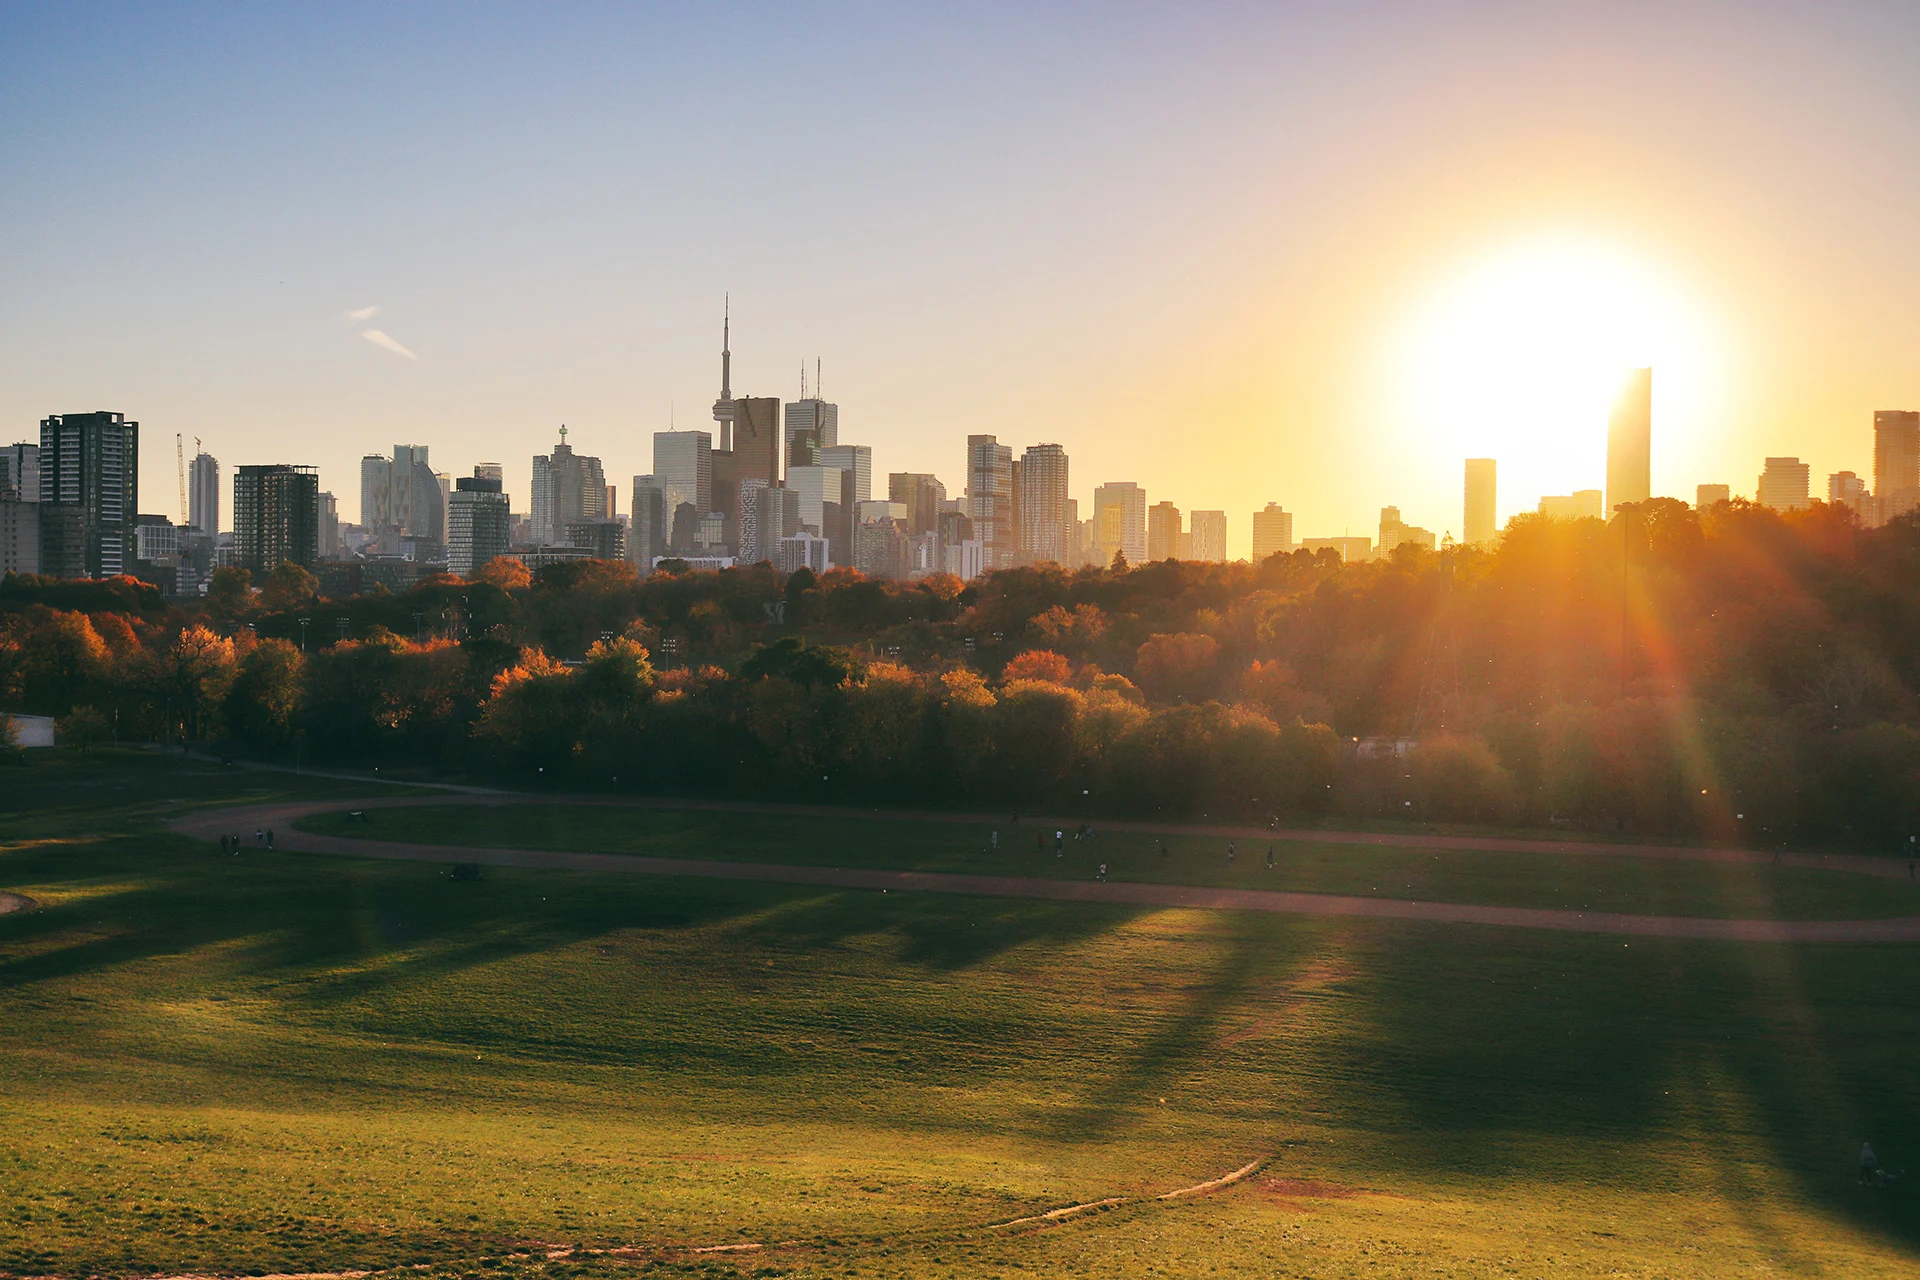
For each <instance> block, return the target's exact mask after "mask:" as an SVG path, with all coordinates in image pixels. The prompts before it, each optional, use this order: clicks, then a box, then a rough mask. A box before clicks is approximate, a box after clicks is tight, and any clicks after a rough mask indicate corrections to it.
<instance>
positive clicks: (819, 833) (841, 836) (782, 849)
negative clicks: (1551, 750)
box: [296, 804, 1920, 919]
mask: <svg viewBox="0 0 1920 1280" xmlns="http://www.w3.org/2000/svg"><path fill="white" fill-rule="evenodd" d="M370 816H371V819H372V820H371V821H370V822H368V823H366V824H362V823H358V822H349V821H348V820H347V817H346V814H345V812H344V811H342V812H340V813H330V814H317V815H315V816H313V817H311V818H306V819H303V820H301V821H300V822H299V823H297V824H296V825H297V826H299V827H300V828H301V829H303V830H308V831H314V832H323V833H326V834H328V835H340V836H378V837H380V838H382V839H387V840H404V841H413V842H417V843H432V844H465V845H482V846H488V847H493V848H519V849H582V850H592V851H597V852H603V853H636V854H647V855H653V856H658V857H671V858H715V859H727V860H733V861H739V862H780V863H793V864H800V865H810V866H841V867H845V866H855V867H890V868H898V869H906V870H914V871H965V872H974V873H979V874H995V875H1015V876H1041V877H1048V878H1059V879H1079V880H1090V879H1092V878H1093V877H1094V876H1095V874H1097V872H1098V869H1099V866H1100V864H1101V863H1103V862H1104V863H1106V864H1107V873H1108V875H1109V876H1110V877H1112V878H1114V879H1118V880H1147V881H1159V882H1163V883H1173V884H1201V885H1218V886H1227V887H1232V888H1237V889H1287V890H1297V891H1302V892H1307V893H1339V894H1360V895H1365V896H1371V897H1386V898H1419V899H1425V900H1429V901H1443V902H1472V903H1482V904H1487V905H1495V906H1515V907H1564V908H1569V909H1573V910H1582V911H1620V912H1627V913H1629V914H1634V915H1680V916H1734V917H1745V918H1768V919H1823V918H1839V919H1858V918H1863V917H1868V916H1905V915H1920V884H1913V883H1910V882H1907V881H1903V880H1881V879H1877V878H1874V877H1870V876H1861V875H1848V874H1841V873H1834V872H1822V871H1809V870H1802V869H1799V868H1794V867H1773V866H1765V865H1762V866H1745V865H1738V864H1728V863H1715V862H1693V861H1685V860H1678V859H1674V860H1668V859H1657V858H1638V857H1631V856H1620V857H1613V856H1603V855H1594V854H1558V855H1550V854H1533V853H1498V852H1460V851H1453V850H1446V851H1439V850H1432V849H1409V848H1394V847H1391V846H1379V845H1354V844H1331V843H1323V842H1312V843H1308V842H1300V843H1293V842H1287V841H1280V842H1278V843H1273V844H1272V845H1271V847H1272V848H1273V851H1274V865H1273V867H1272V869H1271V870H1269V869H1268V867H1267V865H1266V857H1267V849H1268V847H1269V843H1270V842H1268V841H1265V840H1257V841H1255V840H1241V841H1238V842H1237V845H1238V847H1237V850H1236V856H1235V859H1234V862H1233V864H1232V865H1231V866H1229V865H1228V863H1227V857H1226V848H1227V841H1226V840H1225V839H1215V838H1198V837H1182V836H1170V837H1167V838H1165V839H1164V840H1163V839H1161V838H1160V837H1157V836H1149V835H1139V834H1133V833H1128V832H1117V831H1104V832H1101V831H1098V829H1096V835H1095V836H1094V838H1093V839H1092V840H1090V841H1075V840H1074V839H1073V838H1072V834H1071V832H1069V833H1068V835H1067V838H1066V839H1065V840H1064V841H1063V849H1064V854H1063V855H1062V856H1059V857H1056V856H1055V855H1054V852H1053V830H1052V829H1051V828H1049V829H1047V830H1045V831H1041V830H1038V829H1036V828H1035V827H1034V826H1033V825H1032V824H1031V823H1023V824H1020V825H1019V826H1013V825H1006V826H1001V827H998V828H995V827H992V826H988V825H976V824H972V823H952V822H899V821H888V820H882V819H848V818H799V817H773V816H766V815H758V814H731V813H717V812H711V811H702V810H679V811H662V810H658V809H646V808H622V807H589V806H573V805H543V804H526V805H512V806H506V807H475V806H466V807H459V806H455V805H449V806H447V807H440V806H430V807H423V808H408V809H399V810H376V811H374V812H373V813H372V814H371V815H370ZM996 831H997V833H998V836H999V841H1000V843H999V847H998V848H997V849H995V848H994V847H993V846H992V844H991V840H992V838H993V835H994V833H995V832H996ZM1036 842H1037V843H1036ZM1162 848H1165V849H1166V851H1167V853H1166V856H1165V857H1162V856H1161V853H1160V850H1161V849H1162Z"/></svg>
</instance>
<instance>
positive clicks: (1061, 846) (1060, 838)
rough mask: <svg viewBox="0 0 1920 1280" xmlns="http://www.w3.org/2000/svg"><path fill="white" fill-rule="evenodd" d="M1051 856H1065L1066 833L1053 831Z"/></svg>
mask: <svg viewBox="0 0 1920 1280" xmlns="http://www.w3.org/2000/svg"><path fill="white" fill-rule="evenodd" d="M1053 856H1054V857H1056V858H1064V857H1066V856H1067V833H1066V832H1064V831H1060V830H1056V831H1054V833H1053Z"/></svg>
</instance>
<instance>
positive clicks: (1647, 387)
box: [1606, 369, 1653, 512]
mask: <svg viewBox="0 0 1920 1280" xmlns="http://www.w3.org/2000/svg"><path fill="white" fill-rule="evenodd" d="M1652 453H1653V370H1651V369H1635V370H1633V371H1632V372H1631V373H1629V374H1628V375H1627V380H1626V383H1625V385H1624V386H1622V387H1621V389H1620V397H1619V399H1617V400H1616V401H1614V405H1613V416H1612V417H1611V418H1610V419H1609V420H1608V423H1607V499H1606V501H1607V508H1606V509H1607V511H1608V512H1611V511H1612V510H1613V509H1614V508H1615V507H1617V506H1619V505H1620V504H1621V503H1623V502H1645V501H1646V500H1647V499H1648V498H1649V497H1651V496H1652V494H1653V459H1652Z"/></svg>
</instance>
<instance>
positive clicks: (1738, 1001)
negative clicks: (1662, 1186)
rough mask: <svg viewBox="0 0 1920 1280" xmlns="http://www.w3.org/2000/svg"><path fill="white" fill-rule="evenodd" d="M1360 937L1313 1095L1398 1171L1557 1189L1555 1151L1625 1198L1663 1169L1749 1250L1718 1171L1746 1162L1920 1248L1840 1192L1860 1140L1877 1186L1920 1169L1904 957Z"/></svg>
mask: <svg viewBox="0 0 1920 1280" xmlns="http://www.w3.org/2000/svg"><path fill="white" fill-rule="evenodd" d="M1371 934H1372V936H1373V938H1374V939H1375V941H1374V945H1373V947H1372V949H1371V954H1370V955H1368V956H1367V957H1366V958H1365V963H1366V965H1367V967H1368V969H1369V972H1368V973H1367V975H1366V977H1365V978H1364V979H1363V980H1362V981H1361V982H1360V983H1358V984H1356V985H1355V987H1354V988H1353V992H1354V995H1355V996H1356V997H1357V1000H1358V1003H1357V1004H1355V1005H1354V1007H1353V1011H1352V1014H1351V1016H1350V1017H1349V1018H1348V1019H1347V1022H1346V1025H1345V1027H1344V1029H1343V1032H1342V1034H1341V1035H1339V1036H1337V1037H1334V1038H1331V1039H1330V1040H1329V1041H1327V1042H1326V1043H1323V1044H1322V1045H1320V1046H1319V1047H1318V1050H1317V1052H1318V1053H1319V1054H1320V1057H1321V1061H1320V1063H1319V1064H1318V1067H1317V1069H1316V1070H1315V1071H1314V1072H1312V1073H1310V1076H1311V1075H1318V1076H1319V1077H1320V1078H1321V1079H1322V1080H1323V1081H1324V1082H1325V1089H1326V1097H1325V1099H1324V1103H1323V1105H1325V1106H1326V1107H1328V1108H1329V1109H1330V1110H1331V1111H1333V1112H1334V1113H1335V1114H1340V1115H1344V1116H1346V1117H1348V1119H1349V1121H1350V1122H1351V1123H1354V1124H1357V1125H1361V1126H1364V1127H1367V1128H1371V1129H1374V1130H1375V1131H1377V1132H1379V1133H1381V1134H1382V1135H1383V1136H1386V1137H1388V1138H1389V1140H1392V1139H1393V1138H1395V1137H1398V1138H1399V1139H1401V1140H1400V1141H1397V1142H1395V1143H1394V1153H1395V1159H1396V1160H1398V1161H1399V1162H1401V1163H1403V1164H1405V1165H1408V1166H1410V1167H1416V1168H1419V1167H1424V1168H1427V1169H1430V1170H1433V1171H1436V1172H1445V1173H1452V1174H1463V1173H1464V1174H1469V1175H1472V1176H1476V1177H1486V1176H1494V1177H1509V1178H1513V1179H1517V1180H1524V1179H1528V1178H1532V1177H1534V1176H1536V1174H1537V1173H1540V1172H1549V1171H1537V1170H1534V1169H1530V1168H1528V1167H1527V1166H1526V1163H1525V1162H1526V1160H1527V1159H1528V1158H1529V1157H1528V1155H1527V1154H1526V1153H1527V1152H1528V1151H1533V1152H1539V1151H1551V1152H1557V1153H1560V1154H1558V1155H1557V1156H1555V1157H1552V1158H1554V1159H1555V1160H1556V1162H1557V1164H1558V1165H1559V1166H1561V1167H1563V1168H1564V1169H1571V1170H1574V1171H1576V1176H1594V1177H1599V1178H1602V1179H1618V1180H1621V1181H1623V1182H1627V1183H1632V1182H1633V1181H1635V1180H1636V1179H1638V1178H1641V1177H1644V1176H1645V1175H1646V1174H1647V1170H1645V1169H1643V1168H1641V1167H1639V1166H1638V1165H1637V1164H1636V1162H1635V1156H1636V1152H1641V1151H1651V1152H1664V1153H1666V1154H1665V1155H1663V1156H1662V1157H1661V1158H1662V1159H1669V1158H1678V1159H1681V1160H1682V1161H1683V1162H1684V1161H1686V1160H1692V1161H1694V1162H1695V1167H1694V1170H1693V1172H1692V1174H1691V1175H1690V1176H1693V1177H1695V1178H1696V1179H1698V1180H1699V1181H1701V1182H1702V1183H1703V1184H1706V1185H1715V1184H1721V1185H1725V1186H1726V1187H1727V1189H1728V1193H1729V1195H1730V1196H1732V1197H1733V1198H1734V1199H1735V1200H1736V1201H1738V1202H1739V1203H1740V1204H1741V1205H1743V1206H1744V1208H1743V1209H1742V1210H1741V1211H1742V1212H1743V1214H1744V1215H1745V1216H1746V1217H1747V1218H1748V1221H1747V1223H1746V1225H1747V1227H1748V1229H1749V1231H1751V1232H1752V1233H1753V1234H1754V1236H1755V1238H1756V1239H1759V1240H1766V1239H1769V1238H1772V1239H1776V1240H1777V1239H1783V1238H1785V1237H1784V1235H1783V1234H1782V1233H1780V1232H1779V1231H1778V1229H1777V1228H1776V1227H1775V1226H1774V1225H1773V1223H1772V1218H1771V1215H1770V1214H1769V1212H1768V1202H1767V1201H1766V1200H1765V1199H1764V1198H1759V1197H1755V1196H1754V1195H1753V1189H1752V1188H1751V1187H1749V1186H1748V1185H1747V1184H1746V1182H1745V1181H1744V1180H1743V1177H1744V1176H1743V1175H1741V1174H1740V1173H1739V1171H1738V1170H1735V1169H1733V1168H1731V1167H1729V1165H1728V1163H1727V1162H1733V1161H1739V1160H1747V1161H1754V1160H1757V1161H1759V1162H1762V1163H1765V1164H1770V1165H1771V1166H1773V1167H1774V1168H1776V1169H1778V1170H1780V1171H1781V1172H1783V1173H1784V1174H1785V1175H1787V1176H1788V1177H1789V1178H1791V1179H1792V1180H1793V1182H1794V1184H1795V1185H1796V1186H1797V1187H1798V1188H1799V1191H1800V1194H1801V1195H1802V1196H1803V1197H1804V1198H1805V1199H1806V1200H1807V1201H1810V1202H1812V1203H1816V1204H1819V1205H1821V1206H1822V1207H1823V1208H1825V1209H1827V1210H1829V1211H1831V1212H1834V1213H1837V1214H1840V1215H1842V1216H1844V1217H1846V1218H1847V1219H1848V1220H1851V1221H1853V1222H1855V1223H1857V1224H1859V1225H1860V1226H1861V1227H1862V1228H1863V1229H1866V1230H1872V1231H1877V1232H1885V1233H1886V1234H1887V1235H1889V1236H1890V1237H1892V1238H1893V1239H1896V1240H1898V1241H1901V1242H1903V1243H1904V1244H1905V1245H1906V1246H1907V1247H1909V1248H1915V1247H1920V1215H1916V1213H1915V1200H1916V1197H1915V1196H1914V1195H1912V1194H1911V1193H1910V1192H1909V1191H1908V1190H1907V1189H1906V1188H1897V1189H1892V1190H1889V1191H1881V1190H1878V1189H1867V1190H1863V1189H1861V1188H1858V1187H1856V1186H1855V1185H1854V1180H1853V1176H1852V1175H1853V1172H1854V1163H1853V1162H1854V1156H1855V1155H1856V1154H1857V1152H1858V1150H1859V1144H1860V1141H1861V1140H1862V1138H1871V1139H1872V1140H1873V1141H1874V1144H1875V1146H1876V1148H1878V1149H1879V1150H1880V1152H1881V1154H1882V1157H1883V1159H1885V1160H1887V1161H1888V1163H1889V1164H1890V1165H1893V1166H1895V1167H1898V1166H1900V1165H1902V1164H1916V1163H1920V1159H1916V1157H1920V1108H1916V1104H1915V1101H1914V1098H1913V1093H1912V1090H1911V1088H1910V1084H1911V1064H1912V1061H1913V1058H1914V1055H1915V1054H1916V1052H1920V1002H1916V1001H1915V1000H1914V999H1913V998H1912V982H1911V974H1912V958H1911V955H1912V953H1911V951H1910V949H1902V948H1872V947H1857V946H1856V947H1842V946H1836V947H1805V948H1783V947H1774V946H1750V945H1742V944H1731V943H1711V942H1689V941H1684V940H1677V939H1634V940H1632V941H1631V942H1630V943H1622V942H1621V941H1619V940H1617V939H1616V940H1609V939H1605V938H1592V937H1584V936H1579V935H1550V934H1529V933H1522V932H1518V931H1514V932H1506V931H1494V930H1479V929H1471V930H1470V929H1451V930H1448V929H1418V928H1416V929H1398V930H1386V929H1376V930H1373V931H1371ZM1702 1079H1711V1080H1713V1081H1715V1082H1717V1083H1716V1088H1718V1089H1720V1090H1723V1091H1724V1098H1722V1099H1719V1100H1717V1101H1716V1102H1715V1104H1714V1105H1713V1106H1712V1107H1708V1108H1706V1109H1704V1110H1703V1109H1702V1107H1701V1106H1700V1105H1698V1104H1690V1103H1688V1102H1686V1101H1685V1099H1686V1098H1688V1097H1694V1098H1698V1097H1699V1096H1700V1093H1701V1090H1700V1088H1699V1087H1697V1086H1696V1085H1694V1084H1693V1082H1695V1081H1698V1080H1702ZM1516 1138H1519V1139H1521V1140H1522V1141H1521V1142H1520V1143H1518V1144H1516V1143H1515V1142H1514V1139H1516ZM1642 1144H1645V1145H1644V1146H1643V1145H1642ZM1676 1152H1678V1153H1681V1154H1680V1155H1679V1156H1678V1157H1675V1156H1674V1153H1676Z"/></svg>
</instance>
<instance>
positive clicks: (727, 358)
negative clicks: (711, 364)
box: [720, 294, 733, 400]
mask: <svg viewBox="0 0 1920 1280" xmlns="http://www.w3.org/2000/svg"><path fill="white" fill-rule="evenodd" d="M720 398H721V399H722V400H731V399H733V295H732V294H727V295H726V300H725V301H724V302H723V303H722V304H721V311H720Z"/></svg>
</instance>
